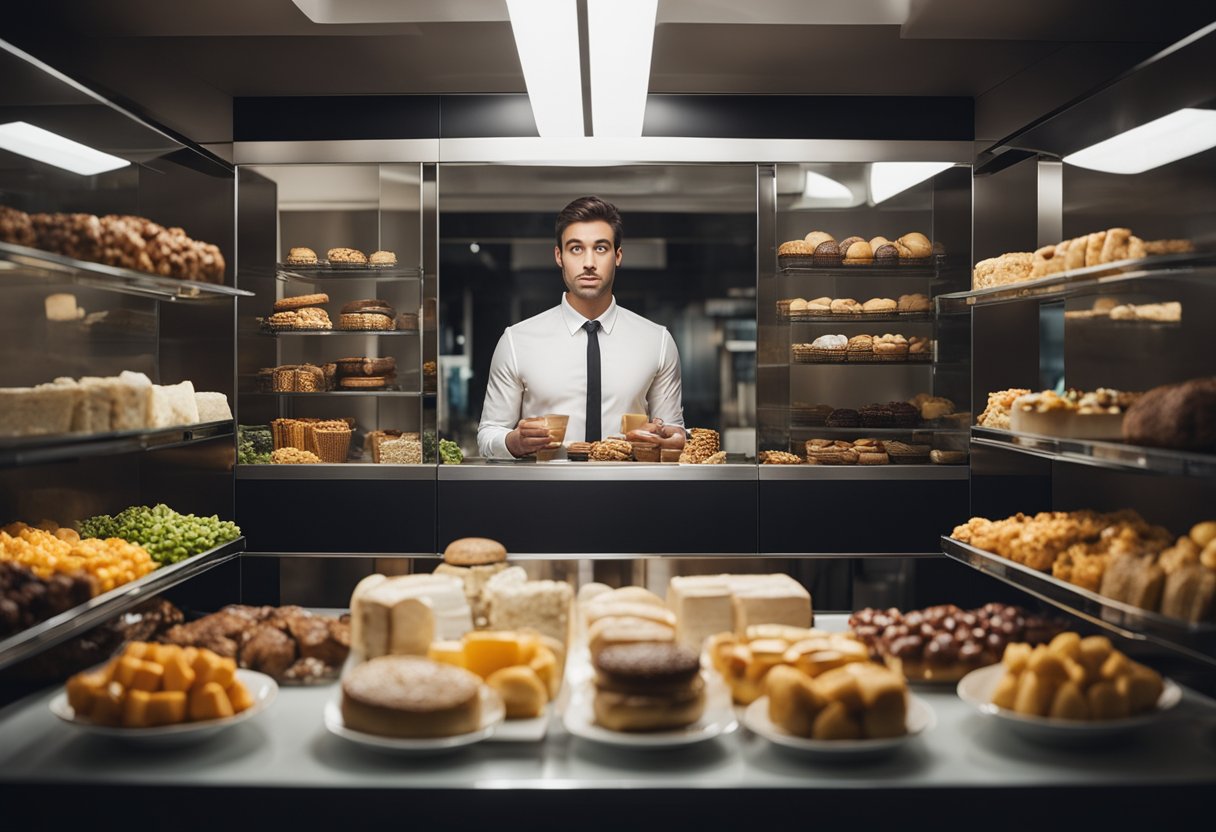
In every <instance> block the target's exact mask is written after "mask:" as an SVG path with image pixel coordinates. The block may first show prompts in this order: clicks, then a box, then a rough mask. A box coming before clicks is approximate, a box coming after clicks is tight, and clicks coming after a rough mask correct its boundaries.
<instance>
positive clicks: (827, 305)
mask: <svg viewBox="0 0 1216 832" xmlns="http://www.w3.org/2000/svg"><path fill="white" fill-rule="evenodd" d="M931 309H932V304H931V303H930V301H929V298H928V296H926V295H922V294H920V293H916V294H911V295H900V296H899V300H893V299H891V298H870V299H869V300H867V301H866V302H865V303H858V302H857V301H855V300H853V298H829V297H826V296H825V297H821V298H813V299H812V300H807V299H805V298H786V299H784V300H779V301H777V317H778V318H788V319H790V320H793V321H797V320H800V319H804V318H818V317H821V316H824V315H827V316H845V315H850V316H851V315H856V316H860V317H861V318H862V319H863V320H864V318H865V316H867V315H896V314H910V313H914V312H921V313H923V312H928V311H930V310H931Z"/></svg>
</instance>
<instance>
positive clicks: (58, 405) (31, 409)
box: [0, 384, 82, 436]
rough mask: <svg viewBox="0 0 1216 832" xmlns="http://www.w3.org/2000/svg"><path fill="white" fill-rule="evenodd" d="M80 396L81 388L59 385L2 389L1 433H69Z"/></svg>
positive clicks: (29, 434)
mask: <svg viewBox="0 0 1216 832" xmlns="http://www.w3.org/2000/svg"><path fill="white" fill-rule="evenodd" d="M81 395H82V393H81V391H80V389H79V388H78V387H68V386H65V385H56V384H39V385H38V386H37V387H5V388H0V436H34V435H41V434H58V433H68V432H70V431H71V429H72V415H73V413H74V412H75V409H76V404H77V402H78V401H79V400H80V397H81Z"/></svg>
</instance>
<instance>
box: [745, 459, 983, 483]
mask: <svg viewBox="0 0 1216 832" xmlns="http://www.w3.org/2000/svg"><path fill="white" fill-rule="evenodd" d="M758 467H759V469H760V479H761V480H854V481H858V480H860V481H871V482H883V481H891V480H921V481H924V480H965V479H967V478H969V477H970V476H971V467H970V466H968V465H894V464H891V463H888V464H887V465H760V466H758Z"/></svg>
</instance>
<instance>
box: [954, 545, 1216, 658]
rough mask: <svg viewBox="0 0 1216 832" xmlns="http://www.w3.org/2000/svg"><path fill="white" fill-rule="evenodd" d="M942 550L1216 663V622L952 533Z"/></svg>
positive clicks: (1077, 610) (1125, 631) (1133, 634)
mask: <svg viewBox="0 0 1216 832" xmlns="http://www.w3.org/2000/svg"><path fill="white" fill-rule="evenodd" d="M942 552H944V553H945V555H946V556H947V557H949V558H951V559H953V560H957V561H959V562H960V563H965V564H967V565H968V566H970V567H972V568H973V569H977V570H979V571H980V572H983V573H984V574H985V575H990V576H992V577H994V578H997V579H998V580H1001V581H1004V582H1005V583H1007V584H1010V585H1011V586H1015V587H1017V588H1018V589H1020V590H1022V591H1023V592H1026V593H1028V594H1030V595H1033V596H1034V597H1036V598H1038V599H1040V600H1042V601H1046V602H1047V603H1049V604H1052V605H1054V606H1056V607H1059V608H1060V609H1062V610H1064V611H1065V612H1067V613H1070V614H1072V615H1075V616H1077V617H1079V618H1083V619H1085V620H1086V621H1089V622H1090V623H1092V624H1095V625H1097V626H1099V627H1102V628H1104V629H1106V630H1109V631H1111V632H1113V633H1116V634H1118V635H1120V636H1123V637H1125V638H1132V639H1139V640H1148V641H1152V642H1154V643H1156V644H1159V645H1162V646H1164V647H1167V648H1169V649H1172V650H1176V651H1178V652H1180V653H1184V654H1186V655H1188V656H1190V657H1191V658H1194V659H1197V660H1199V661H1202V662H1206V663H1208V664H1213V665H1216V624H1210V623H1203V624H1192V623H1190V622H1187V621H1182V620H1180V619H1176V618H1170V617H1168V616H1165V615H1162V614H1160V613H1157V612H1152V611H1150V610H1143V609H1140V608H1139V607H1133V606H1132V605H1130V604H1125V603H1123V602H1121V601H1115V600H1112V599H1110V598H1106V597H1104V596H1102V595H1099V594H1098V593H1096V592H1091V591H1089V590H1087V589H1082V588H1081V587H1079V586H1075V585H1073V584H1070V583H1068V582H1066V581H1062V580H1060V579H1059V578H1056V577H1054V576H1052V575H1050V574H1048V573H1046V572H1040V571H1038V570H1037V569H1031V568H1030V567H1029V566H1024V565H1022V564H1020V563H1014V562H1013V561H1011V560H1007V559H1006V558H1003V557H1001V556H999V555H995V554H993V553H992V552H985V551H984V550H983V549H977V548H976V547H974V546H970V545H968V544H966V543H962V542H961V541H958V540H955V539H954V538H952V537H946V536H943V537H942Z"/></svg>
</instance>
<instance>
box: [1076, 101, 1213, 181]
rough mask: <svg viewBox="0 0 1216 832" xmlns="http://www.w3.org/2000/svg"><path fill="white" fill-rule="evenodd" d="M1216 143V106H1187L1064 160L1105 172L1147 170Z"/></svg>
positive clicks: (1205, 148) (1141, 171)
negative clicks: (1200, 108)
mask: <svg viewBox="0 0 1216 832" xmlns="http://www.w3.org/2000/svg"><path fill="white" fill-rule="evenodd" d="M1213 147H1216V110H1198V109H1195V108H1192V107H1186V108H1184V109H1181V110H1175V111H1174V112H1172V113H1170V114H1169V115H1168V116H1162V117H1161V118H1158V119H1154V120H1153V121H1150V122H1149V123H1148V124H1141V125H1140V126H1139V127H1133V128H1132V129H1131V130H1127V131H1125V132H1123V133H1120V134H1119V135H1117V136H1111V137H1110V138H1109V139H1106V140H1105V141H1100V142H1098V143H1097V144H1093V145H1090V146H1089V147H1087V148H1085V149H1083V150H1078V151H1077V152H1076V153H1070V154H1069V155H1067V156H1065V157H1064V161H1065V162H1066V163H1067V164H1070V165H1076V166H1077V167H1079V168H1089V169H1090V170H1100V171H1104V172H1105V173H1144V172H1145V171H1146V170H1152V169H1153V168H1158V167H1161V166H1162V165H1168V164H1169V163H1170V162H1176V161H1178V160H1179V159H1185V158H1186V157H1187V156H1193V155H1194V154H1196V153H1202V152H1203V151H1205V150H1209V149H1211V148H1213Z"/></svg>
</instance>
